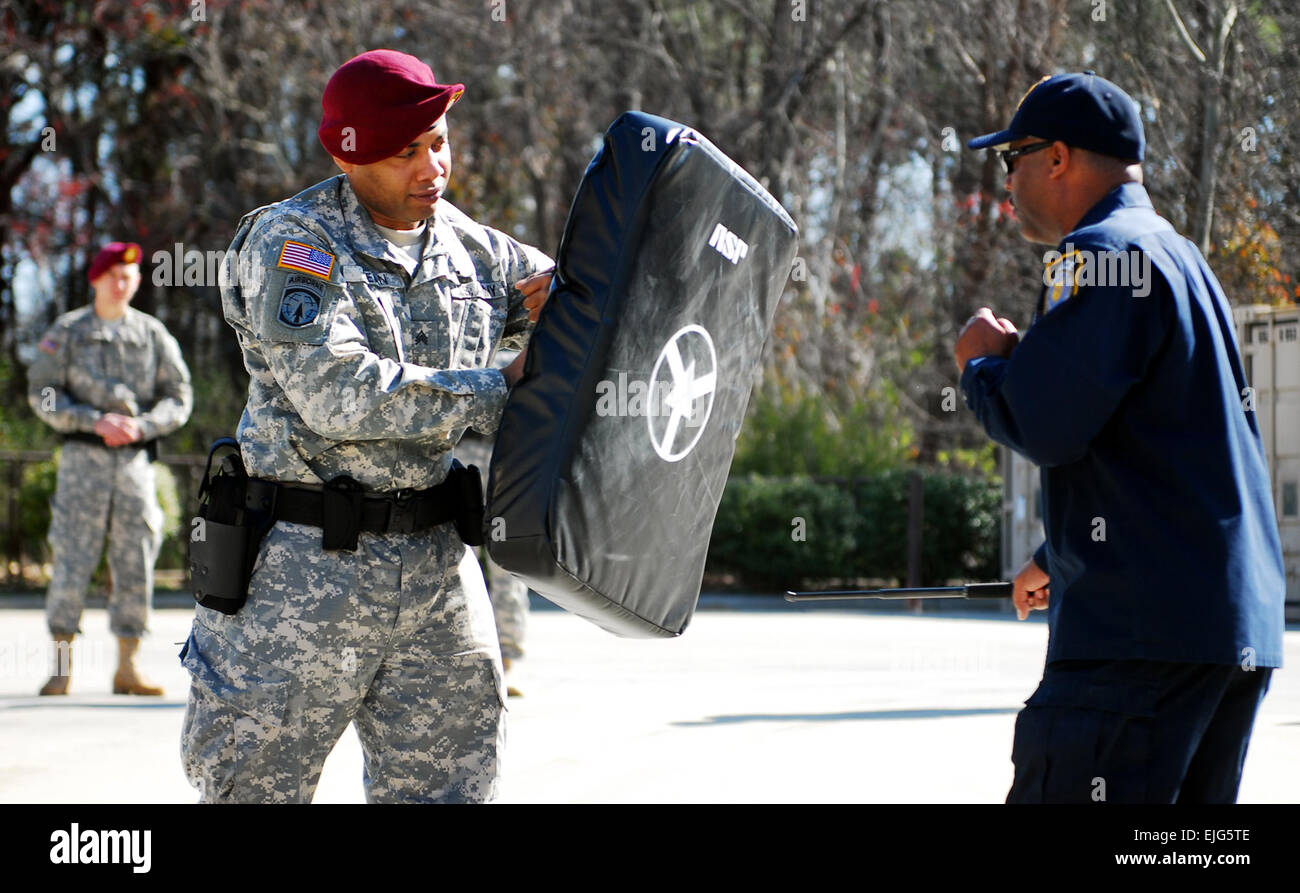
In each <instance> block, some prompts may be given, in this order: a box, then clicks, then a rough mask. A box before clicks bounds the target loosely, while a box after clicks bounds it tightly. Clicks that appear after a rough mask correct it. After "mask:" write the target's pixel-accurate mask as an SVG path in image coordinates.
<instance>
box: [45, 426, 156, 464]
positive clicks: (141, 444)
mask: <svg viewBox="0 0 1300 893" xmlns="http://www.w3.org/2000/svg"><path fill="white" fill-rule="evenodd" d="M69 440H75V441H76V442H77V443H89V444H94V445H95V446H98V447H103V448H104V449H106V450H120V449H125V448H126V447H137V448H139V449H142V450H144V451H145V452H147V453H148V454H149V461H151V462H152V461H154V460H156V459H157V458H158V438H156V437H155V438H154V439H153V440H137V441H135V442H133V443H124V444H122V445H121V446H115V447H111V446H109V445H108V444H106V443H104V438H102V437H100V436H99V435H98V434H88V433H87V432H85V431H74V432H73V433H71V434H65V435H63V441H64V443H67V442H68V441H69Z"/></svg>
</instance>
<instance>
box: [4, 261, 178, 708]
mask: <svg viewBox="0 0 1300 893" xmlns="http://www.w3.org/2000/svg"><path fill="white" fill-rule="evenodd" d="M139 260H140V246H139V245H136V244H134V243H124V242H112V243H110V244H108V245H106V246H105V247H104V248H103V249H101V250H100V251H99V253H98V254H97V255H96V256H95V259H94V261H93V262H92V263H91V266H90V271H89V275H90V280H91V284H92V286H93V288H94V290H95V301H94V304H93V305H90V306H86V307H82V308H80V309H78V310H73V311H71V312H70V313H65V314H63V315H62V316H60V317H59V318H58V319H57V320H55V322H54V325H53V326H51V327H50V329H49V331H48V332H46V333H45V336H44V337H43V338H42V339H41V343H40V345H39V350H38V351H37V354H36V361H35V362H34V363H32V366H31V368H30V369H29V370H28V373H27V381H28V402H29V403H30V404H31V407H32V409H33V410H35V412H36V414H37V415H38V416H40V418H41V420H42V421H44V422H46V423H47V424H49V426H50V427H52V428H53V429H54V430H56V431H58V432H60V433H61V434H63V435H64V445H63V454H62V458H61V459H60V460H59V478H58V487H57V489H56V490H55V494H54V500H53V503H52V505H51V516H52V517H51V520H50V532H49V542H50V549H51V552H52V553H53V572H52V573H51V575H50V585H49V589H48V591H47V592H46V600H45V614H46V620H47V622H48V624H49V628H50V633H51V634H52V635H53V637H54V642H55V648H54V661H53V663H54V664H55V670H54V675H53V676H52V677H51V678H50V680H49V681H48V682H47V683H46V684H45V686H44V687H43V688H42V689H41V694H43V695H62V694H67V692H68V682H69V676H70V670H71V667H70V663H71V655H70V648H71V644H72V640H73V636H74V635H75V634H76V633H77V632H79V626H80V623H81V611H82V607H83V606H84V604H85V596H86V588H87V586H88V585H89V583H90V576H91V574H92V573H93V572H94V570H95V565H96V564H97V563H98V562H99V555H100V545H101V544H102V543H103V541H104V534H105V533H107V534H108V566H109V570H110V572H111V573H112V577H113V592H112V596H111V598H110V599H109V601H108V616H109V628H110V629H111V630H112V631H113V634H114V635H116V636H117V637H118V667H117V672H116V673H115V674H114V677H113V692H114V693H115V694H134V695H161V694H162V689H161V688H159V687H157V686H155V685H152V684H150V683H149V682H147V681H145V680H144V679H142V678H141V677H140V676H139V674H138V673H137V671H136V669H135V653H136V651H137V649H138V648H139V645H140V636H141V635H143V634H144V631H145V629H146V627H147V626H148V618H149V602H150V600H151V598H152V596H153V566H154V561H155V560H156V559H157V557H158V547H159V545H160V544H161V542H162V509H161V508H160V507H159V506H158V497H157V493H156V491H155V487H154V468H153V463H152V458H153V456H152V453H153V452H154V445H153V442H154V441H155V440H156V439H157V438H159V437H162V436H164V435H166V434H169V433H171V432H172V431H175V430H176V429H177V428H179V427H180V426H181V425H183V424H185V422H186V420H187V419H188V418H189V416H190V408H191V406H192V404H193V393H192V390H191V388H190V372H189V369H187V368H186V366H185V361H184V360H183V359H182V358H181V349H180V346H179V345H178V344H177V343H176V339H175V338H173V337H172V336H171V335H170V334H169V333H168V332H167V329H166V328H164V327H163V324H162V323H161V322H159V321H158V320H157V319H155V318H153V317H152V316H150V315H148V314H147V313H141V312H140V311H139V310H135V309H133V308H131V307H129V306H128V304H129V303H130V301H131V298H132V297H134V296H135V292H136V289H137V288H139V286H140V267H139Z"/></svg>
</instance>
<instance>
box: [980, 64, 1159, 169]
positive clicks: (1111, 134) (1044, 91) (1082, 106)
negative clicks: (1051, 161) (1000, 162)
mask: <svg viewBox="0 0 1300 893" xmlns="http://www.w3.org/2000/svg"><path fill="white" fill-rule="evenodd" d="M1030 136H1036V137H1038V138H1040V139H1045V140H1051V141H1052V142H1056V141H1057V140H1060V141H1061V142H1063V143H1065V144H1066V145H1067V146H1074V147H1077V148H1079V149H1087V150H1089V151H1091V152H1098V153H1100V154H1102V155H1111V156H1114V157H1115V158H1123V159H1125V160H1126V161H1141V160H1142V156H1143V155H1144V154H1145V152H1146V142H1147V141H1146V135H1145V134H1144V133H1143V131H1142V118H1141V117H1140V116H1139V115H1138V106H1137V103H1136V102H1134V101H1133V98H1132V97H1131V96H1129V95H1128V94H1127V93H1125V92H1124V91H1123V90H1121V89H1120V88H1119V87H1117V86H1116V85H1115V84H1112V83H1111V82H1110V81H1108V80H1106V79H1105V78H1103V77H1098V76H1097V75H1096V74H1094V73H1093V72H1091V71H1084V72H1077V73H1072V74H1058V75H1054V76H1052V77H1045V78H1043V79H1042V80H1041V81H1039V82H1038V83H1036V84H1034V86H1032V87H1030V88H1029V92H1027V93H1026V94H1025V95H1024V96H1023V97H1021V99H1020V105H1018V106H1016V114H1015V117H1013V118H1012V119H1011V126H1010V127H1008V128H1007V129H1006V130H999V131H998V132H997V133H990V134H987V135H985V136H980V137H976V138H975V139H973V140H971V141H970V142H969V143H967V144H966V145H968V146H969V147H970V148H972V149H987V148H989V147H990V146H1004V145H1006V144H1007V143H1010V142H1011V141H1013V140H1020V139H1024V138H1026V137H1030Z"/></svg>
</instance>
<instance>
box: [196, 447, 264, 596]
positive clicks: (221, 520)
mask: <svg viewBox="0 0 1300 893" xmlns="http://www.w3.org/2000/svg"><path fill="white" fill-rule="evenodd" d="M222 449H229V450H233V452H231V453H230V454H228V455H227V456H226V457H225V458H224V459H222V460H221V464H220V465H219V466H218V470H217V472H216V474H213V473H212V460H213V458H214V457H215V456H216V455H217V452H218V451H220V450H222ZM274 523H275V488H274V487H273V486H267V485H266V484H264V483H263V482H261V481H256V480H250V479H249V477H248V474H247V472H246V471H245V470H244V461H243V459H242V458H241V456H240V454H239V444H238V443H237V442H236V441H235V440H234V439H233V438H230V437H222V438H220V439H219V440H217V441H215V442H214V443H213V444H212V448H211V449H210V450H209V451H208V464H207V467H206V468H205V469H204V471H203V481H202V483H200V484H199V514H198V517H196V518H195V519H194V521H193V523H192V525H191V527H190V585H191V589H192V591H193V594H194V600H195V601H196V602H198V603H199V604H200V605H202V606H203V607H205V608H211V609H213V610H215V611H220V612H221V613H223V614H236V613H238V612H239V609H240V608H242V607H243V606H244V602H245V601H246V600H247V599H248V582H249V580H250V578H251V577H252V574H253V565H254V564H255V563H256V561H257V550H258V548H259V547H260V546H261V543H262V538H263V537H264V536H266V534H267V531H269V530H270V529H271V526H272V525H273V524H274Z"/></svg>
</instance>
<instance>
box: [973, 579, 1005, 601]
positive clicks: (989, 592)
mask: <svg viewBox="0 0 1300 893" xmlns="http://www.w3.org/2000/svg"><path fill="white" fill-rule="evenodd" d="M1014 589H1015V584H1013V583H967V584H966V598H1010V597H1011V593H1012V591H1013V590H1014Z"/></svg>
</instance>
